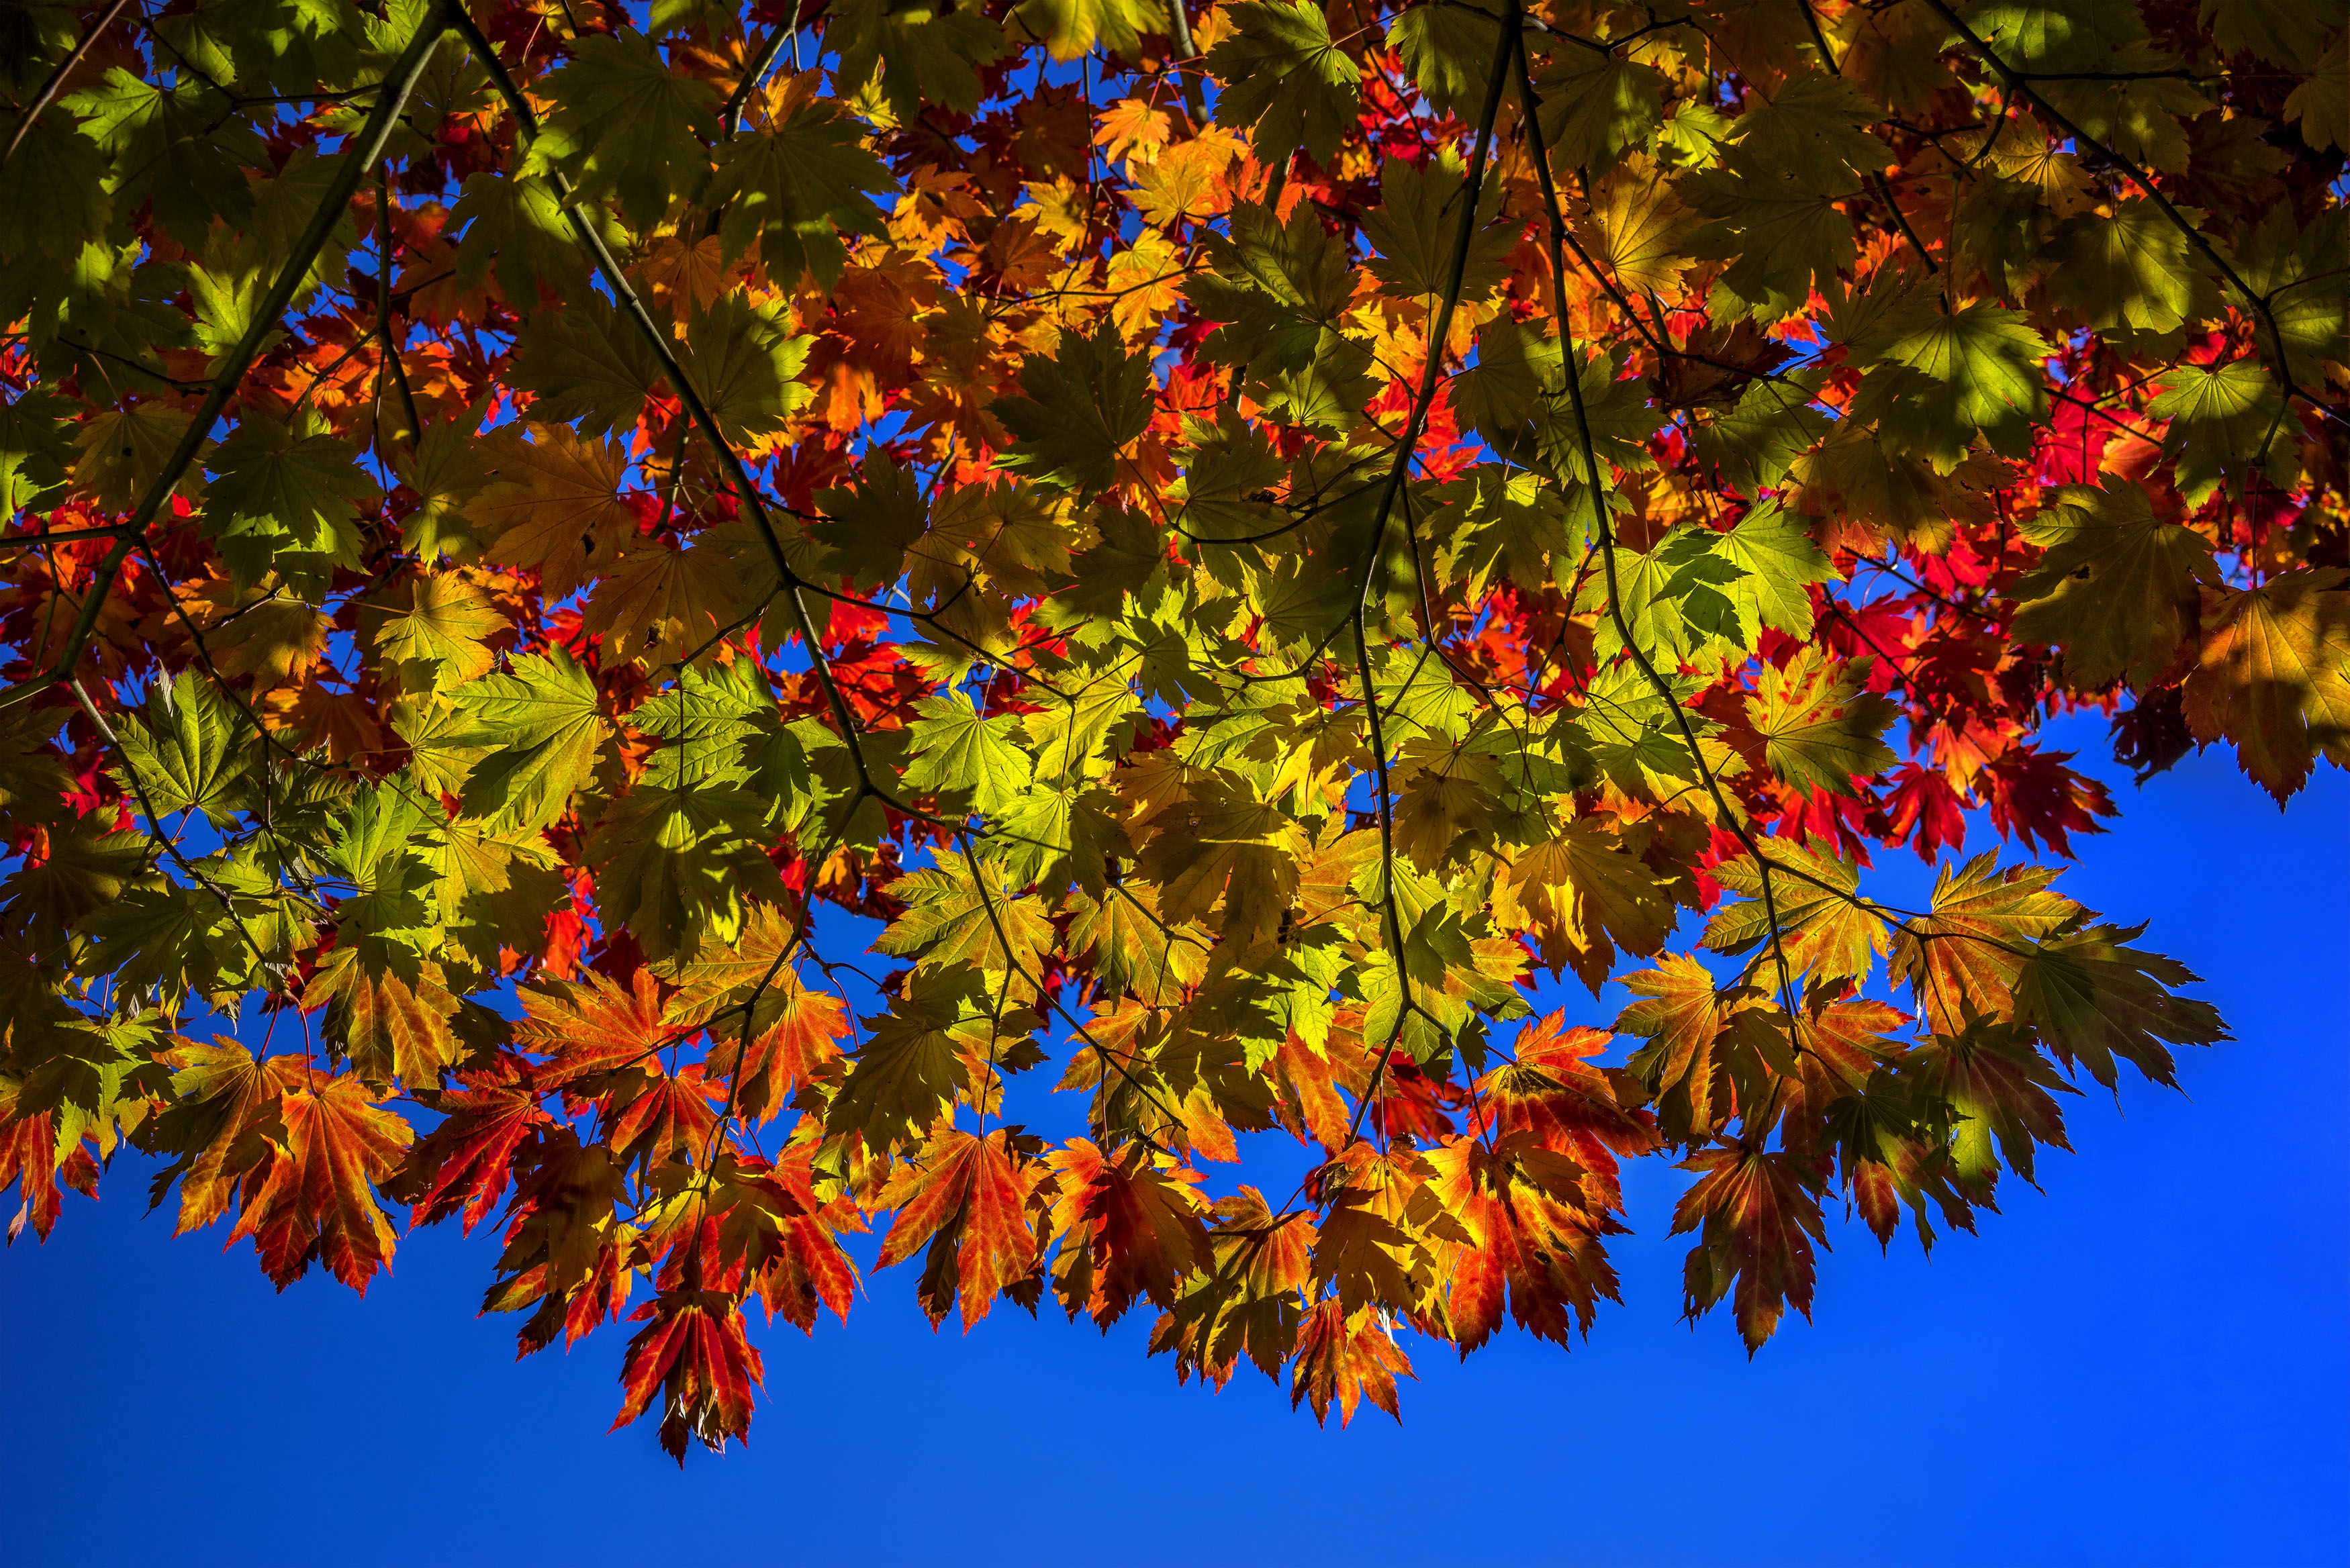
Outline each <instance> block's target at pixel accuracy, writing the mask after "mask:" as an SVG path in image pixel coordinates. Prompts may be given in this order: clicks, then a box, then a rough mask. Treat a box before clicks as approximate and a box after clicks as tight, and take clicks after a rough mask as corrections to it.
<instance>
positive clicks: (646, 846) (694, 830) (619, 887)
mask: <svg viewBox="0 0 2350 1568" xmlns="http://www.w3.org/2000/svg"><path fill="white" fill-rule="evenodd" d="M765 816H766V810H765V805H764V802H762V801H760V800H759V799H758V798H757V797H756V796H755V795H753V794H751V793H750V792H749V791H747V790H744V789H742V788H740V787H735V786H729V785H723V784H695V785H694V786H693V787H691V788H690V789H686V790H666V789H660V788H650V787H643V786H639V788H637V789H634V790H631V791H630V792H629V794H628V795H627V797H626V798H625V799H623V800H622V801H621V802H619V804H618V805H616V806H615V807H614V809H613V811H612V812H611V814H610V815H608V816H607V817H606V818H605V819H604V820H603V822H602V823H600V824H599V825H598V827H597V830H596V833H595V835H594V836H592V838H591V839H590V840H589V842H588V844H587V851H586V853H587V861H588V864H590V865H591V866H593V867H595V868H596V904H597V908H598V909H599V910H600V911H602V913H603V915H604V918H605V919H608V920H611V919H617V920H619V921H621V922H623V923H624V924H626V925H627V927H628V928H629V930H630V931H631V932H633V933H634V934H635V936H636V939H637V944H638V946H639V947H641V948H642V949H644V951H645V956H646V957H647V958H648V959H650V960H652V961H655V962H662V961H669V960H671V959H672V958H675V959H679V960H682V961H691V960H692V959H694V958H695V957H697V956H698V955H699V954H701V953H702V951H703V950H704V949H705V947H709V946H712V945H717V946H722V947H723V946H731V945H732V944H733V942H735V941H736V940H738V939H739V938H740V937H741V936H742V933H743V924H744V922H745V920H746V919H748V918H749V917H750V913H751V911H752V909H753V908H754V901H755V902H764V903H765V904H768V905H770V906H775V905H781V904H784V903H785V902H786V901H787V899H788V898H789V895H788V894H787V893H786V892H785V888H784V885H783V879H782V877H779V876H778V875H777V874H776V871H775V863H774V862H773V861H771V860H770V859H768V858H767V852H766V844H765V841H764V839H758V838H754V837H753V836H751V835H750V834H749V833H748V832H746V831H745V825H746V824H747V825H749V826H754V827H755V826H759V825H761V824H762V823H763V822H764V819H765Z"/></svg>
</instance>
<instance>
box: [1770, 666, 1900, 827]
mask: <svg viewBox="0 0 2350 1568" xmlns="http://www.w3.org/2000/svg"><path fill="white" fill-rule="evenodd" d="M1868 669H1869V661H1868V660H1867V659H1853V660H1850V661H1846V660H1842V659H1832V658H1830V657H1828V656H1827V655H1825V654H1823V653H1822V652H1821V651H1820V650H1819V649H1817V648H1816V647H1811V648H1806V649H1804V650H1803V651H1802V652H1801V653H1798V654H1797V655H1796V656H1795V657H1794V659H1790V660H1788V661H1787V663H1786V664H1785V666H1784V667H1779V668H1773V667H1766V668H1765V669H1764V670H1763V676H1762V679H1761V680H1759V681H1758V682H1757V683H1756V686H1755V691H1754V695H1753V696H1752V697H1749V698H1747V699H1746V717H1747V722H1749V723H1751V724H1752V725H1753V726H1754V732H1755V733H1757V734H1759V735H1761V736H1762V737H1763V758H1764V760H1765V761H1766V762H1767V763H1769V765H1770V769H1771V771H1772V772H1773V773H1774V774H1777V775H1778V776H1779V777H1781V778H1783V779H1784V780H1786V781H1787V782H1788V783H1789V784H1794V786H1795V787H1796V788H1798V789H1806V790H1809V789H1822V790H1826V791H1827V792H1828V793H1829V794H1842V795H1854V794H1857V792H1856V790H1855V789H1854V788H1853V784H1852V781H1853V777H1854V775H1856V774H1858V775H1861V776H1863V777H1866V776H1867V775H1868V774H1875V773H1877V772H1879V771H1881V770H1883V769H1885V768H1889V767H1891V766H1892V765H1893V763H1894V761H1895V758H1894V755H1893V753H1892V752H1891V751H1890V750H1888V749H1887V747H1886V744H1885V742H1884V740H1883V739H1882V737H1883V735H1884V733H1885V730H1886V727H1887V725H1889V724H1891V723H1892V722H1893V720H1894V716H1895V714H1896V713H1898V711H1899V710H1898V708H1897V707H1896V706H1895V705H1894V703H1893V701H1891V700H1890V699H1889V698H1886V697H1880V696H1877V695H1876V694H1874V693H1871V692H1869V691H1866V690H1865V687H1866V681H1867V678H1868Z"/></svg>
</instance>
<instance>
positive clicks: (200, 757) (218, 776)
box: [120, 670, 253, 826]
mask: <svg viewBox="0 0 2350 1568" xmlns="http://www.w3.org/2000/svg"><path fill="white" fill-rule="evenodd" d="M239 727H240V719H239V716H238V715H237V714H236V713H235V712H234V710H233V709H231V708H230V706H229V702H228V699H227V698H225V697H224V696H223V695H222V694H221V692H220V691H219V690H218V688H216V687H214V686H213V683H212V682H211V681H209V680H205V679H203V677H202V676H201V675H199V674H198V673H197V672H196V671H194V670H183V671H182V672H181V674H180V675H179V676H178V677H177V678H176V679H174V680H172V681H170V682H168V683H166V682H163V681H160V680H159V681H157V682H156V683H155V684H154V685H153V686H151V687H150V688H149V689H148V691H147V708H146V712H145V714H144V715H143V719H142V722H131V723H127V724H124V725H123V726H122V727H121V729H120V737H121V746H122V764H123V767H124V770H125V777H126V782H128V781H130V780H135V781H136V783H137V786H138V788H139V790H140V791H143V792H144V793H145V795H146V798H147V804H148V805H149V806H150V807H151V809H152V810H154V811H155V812H156V813H157V814H158V815H164V816H176V815H179V814H180V813H182V812H183V811H201V812H203V814H204V815H205V816H207V817H208V818H210V819H211V820H212V821H213V823H214V824H215V825H216V826H228V825H229V824H230V823H232V822H234V819H235V816H236V814H237V812H238V811H239V810H241V809H242V808H243V807H244V804H245V800H246V797H247V793H248V792H247V790H246V789H245V788H244V780H245V774H246V772H247V770H248V769H249V768H250V766H251V765H252V762H253V758H252V756H251V755H250V753H247V752H246V751H245V750H244V748H242V747H240V746H238V745H237V744H236V741H237V739H238V735H237V732H238V729H239Z"/></svg>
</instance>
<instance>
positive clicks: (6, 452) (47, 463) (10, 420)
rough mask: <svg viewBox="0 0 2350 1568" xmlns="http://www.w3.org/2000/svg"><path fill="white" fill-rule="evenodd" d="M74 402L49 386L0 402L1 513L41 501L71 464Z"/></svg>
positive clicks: (60, 481)
mask: <svg viewBox="0 0 2350 1568" xmlns="http://www.w3.org/2000/svg"><path fill="white" fill-rule="evenodd" d="M72 408H73V405H72V403H70V402H69V401H68V400H67V399H66V398H65V397H64V396H63V395H61V394H60V393H58V392H57V391H55V390H53V389H48V388H46V387H38V386H36V387H31V388H27V389H26V390H25V392H24V393H23V394H22V395H21V396H18V397H15V398H11V399H10V400H7V401H6V402H5V403H0V515H7V516H14V515H15V514H17V513H19V512H24V511H29V510H31V509H32V508H33V507H35V506H36V505H37V504H41V502H42V501H43V499H44V498H45V497H47V495H48V494H49V493H50V492H52V491H54V490H57V489H58V488H60V487H61V486H62V485H64V483H65V482H66V475H67V472H68V470H69V469H70V468H71V467H72V465H73V427H72V425H71V424H69V423H68V422H67V421H68V418H69V417H70V414H71V411H72Z"/></svg>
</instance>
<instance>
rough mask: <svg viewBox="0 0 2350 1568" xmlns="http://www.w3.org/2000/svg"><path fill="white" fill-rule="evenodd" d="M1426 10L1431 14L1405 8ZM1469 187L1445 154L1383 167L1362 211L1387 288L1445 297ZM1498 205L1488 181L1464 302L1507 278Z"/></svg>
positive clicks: (1507, 241) (1505, 237) (1375, 266)
mask: <svg viewBox="0 0 2350 1568" xmlns="http://www.w3.org/2000/svg"><path fill="white" fill-rule="evenodd" d="M1436 9H1437V8H1436V7H1430V8H1429V11H1430V12H1433V11H1434V10H1436ZM1424 14H1429V13H1428V12H1417V11H1415V12H1407V13H1406V15H1408V16H1420V15H1424ZM1468 184H1469V182H1468V180H1467V178H1466V176H1465V175H1464V173H1463V172H1462V171H1461V170H1460V169H1459V168H1457V167H1455V166H1453V165H1452V164H1451V163H1449V162H1447V161H1443V160H1441V159H1438V160H1431V161H1430V162H1429V163H1428V165H1427V166H1426V167H1425V168H1420V169H1415V168H1413V167H1412V166H1411V165H1410V164H1409V163H1406V162H1403V161H1399V160H1391V161H1388V162H1387V163H1385V164H1383V165H1382V166H1381V167H1380V169H1379V204H1378V206H1376V207H1374V208H1372V209H1371V210H1370V211H1369V212H1368V213H1365V214H1364V215H1363V233H1364V234H1365V236H1367V238H1368V239H1369V240H1370V242H1371V244H1373V245H1374V246H1375V247H1377V249H1378V254H1377V255H1375V256H1373V257H1372V258H1371V261H1370V270H1371V275H1372V276H1374V277H1376V278H1378V280H1379V281H1380V282H1382V283H1384V284H1386V285H1387V286H1388V288H1387V292H1388V293H1390V294H1393V295H1397V296H1400V297H1402V298H1406V299H1419V300H1422V301H1426V302H1429V303H1430V304H1431V305H1432V304H1433V302H1434V301H1436V300H1438V299H1440V298H1442V297H1443V296H1444V292H1445V289H1446V287H1447V286H1448V285H1449V284H1450V283H1451V276H1452V252H1453V249H1454V246H1455V244H1456V243H1457V242H1458V240H1459V237H1460V231H1461V215H1462V209H1463V208H1464V207H1466V206H1467V204H1468V201H1469V194H1468ZM1501 206H1502V192H1501V187H1500V186H1499V185H1498V184H1492V185H1488V186H1487V187H1486V189H1485V201H1484V202H1483V203H1482V205H1481V207H1480V209H1479V212H1478V214H1477V225H1476V227H1475V229H1474V230H1473V232H1472V233H1471V235H1470V240H1469V256H1468V260H1467V263H1466V265H1463V266H1462V268H1461V300H1462V301H1464V302H1474V301H1477V300H1481V299H1482V298H1484V297H1485V296H1487V295H1488V294H1491V293H1492V290H1493V286H1494V285H1495V284H1497V283H1499V282H1501V280H1502V275H1503V270H1504V269H1503V263H1504V262H1505V261H1506V259H1507V258H1508V256H1509V254H1510V249H1511V246H1512V244H1513V242H1514V240H1515V237H1516V236H1515V235H1513V234H1512V233H1511V232H1510V231H1509V230H1508V229H1507V228H1505V227H1503V226H1501V225H1498V224H1494V223H1492V218H1493V217H1494V216H1495V215H1496V214H1497V213H1500V211H1501ZM1300 215H1309V214H1305V209H1304V208H1303V207H1302V206H1301V207H1300V208H1299V209H1298V211H1297V212H1296V213H1293V214H1292V215H1291V221H1292V222H1293V223H1294V222H1295V221H1296V218H1297V217H1298V216H1300ZM1314 226H1315V229H1316V230H1317V231H1318V230H1319V229H1320V228H1321V224H1320V223H1315V225H1314ZM1341 275H1342V276H1344V275H1345V270H1344V269H1342V271H1341ZM1349 292H1350V293H1351V291H1349Z"/></svg>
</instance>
